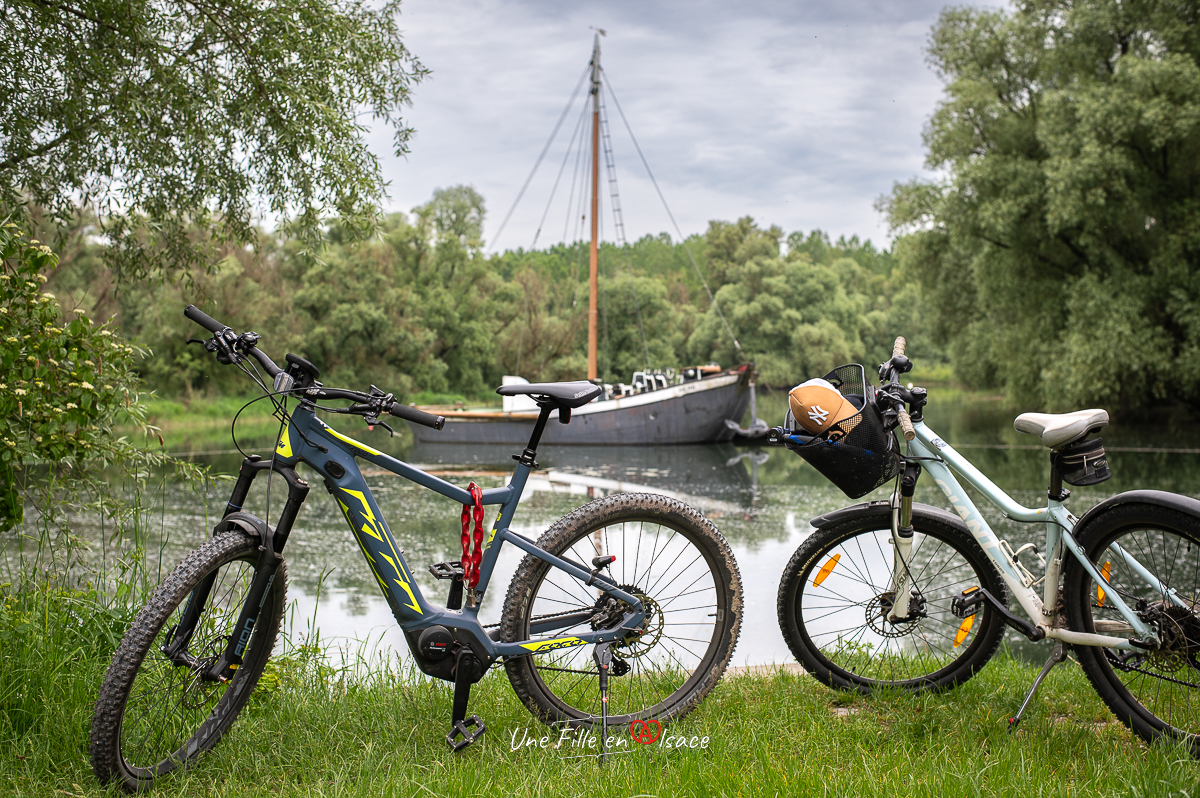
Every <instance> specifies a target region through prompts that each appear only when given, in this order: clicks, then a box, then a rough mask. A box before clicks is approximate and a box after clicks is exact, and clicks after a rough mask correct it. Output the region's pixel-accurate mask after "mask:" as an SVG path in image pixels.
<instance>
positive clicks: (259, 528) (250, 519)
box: [213, 511, 274, 540]
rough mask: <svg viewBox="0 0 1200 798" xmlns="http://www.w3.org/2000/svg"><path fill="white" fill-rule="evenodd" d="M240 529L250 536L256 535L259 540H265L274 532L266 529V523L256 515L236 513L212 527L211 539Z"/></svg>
mask: <svg viewBox="0 0 1200 798" xmlns="http://www.w3.org/2000/svg"><path fill="white" fill-rule="evenodd" d="M235 528H236V529H241V530H243V531H245V532H248V533H249V534H251V535H257V536H258V539H259V540H267V538H268V537H269V536H270V535H271V533H272V532H273V531H274V530H269V529H268V528H267V523H266V522H265V521H263V520H262V519H261V518H259V517H258V516H256V515H251V514H250V513H243V512H240V511H239V512H236V513H230V514H229V515H227V516H225V517H224V518H222V519H221V520H220V521H219V522H218V523H217V525H216V526H214V527H213V537H216V536H217V535H219V534H221V533H222V532H227V531H229V530H230V529H235Z"/></svg>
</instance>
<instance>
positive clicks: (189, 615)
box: [163, 455, 308, 681]
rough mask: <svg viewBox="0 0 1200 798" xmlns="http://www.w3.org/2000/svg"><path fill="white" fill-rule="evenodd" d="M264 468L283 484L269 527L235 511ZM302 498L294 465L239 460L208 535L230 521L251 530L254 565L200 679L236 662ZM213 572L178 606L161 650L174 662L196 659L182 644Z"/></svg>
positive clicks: (214, 677)
mask: <svg viewBox="0 0 1200 798" xmlns="http://www.w3.org/2000/svg"><path fill="white" fill-rule="evenodd" d="M265 470H274V471H278V472H279V473H280V475H281V476H283V478H284V480H285V481H286V482H287V486H288V496H287V501H286V502H285V503H284V506H283V510H282V512H280V514H279V524H278V525H277V526H276V527H275V528H274V529H272V528H271V527H270V526H269V525H268V524H267V523H266V522H265V521H260V520H258V519H255V518H253V517H252V516H248V515H245V514H243V513H241V512H239V511H240V509H241V507H242V505H243V504H244V503H245V500H246V496H247V495H248V494H249V492H250V486H251V484H252V483H253V482H254V479H255V478H256V477H257V476H258V474H260V473H261V472H262V471H265ZM307 496H308V483H307V482H305V481H304V480H303V479H300V478H299V477H298V476H297V475H296V472H295V470H294V469H292V468H291V467H290V466H286V465H282V464H280V463H278V462H276V461H274V460H262V458H260V457H259V456H258V455H252V456H250V457H248V458H246V459H245V460H243V461H242V467H241V469H240V471H239V473H238V481H237V483H236V484H235V485H234V489H233V494H232V496H231V497H230V499H229V503H228V505H226V515H225V517H224V518H223V519H222V520H221V523H219V524H217V526H216V527H215V528H214V529H213V534H214V536H215V535H216V534H219V533H220V532H221V531H224V530H225V529H227V528H229V526H231V525H237V526H241V527H242V528H243V529H247V531H251V529H252V530H253V531H254V532H257V533H258V535H259V538H260V539H261V543H260V544H259V547H258V552H259V554H258V560H257V561H256V562H255V564H254V577H253V579H252V580H251V582H250V589H249V591H248V592H247V593H246V598H245V600H244V601H243V602H242V608H241V611H240V613H239V614H238V619H237V623H236V624H235V625H234V627H233V628H234V633H233V634H232V635H230V636H229V640H228V641H227V642H226V645H225V650H224V652H222V654H221V656H220V657H218V658H217V660H216V662H214V663H213V664H212V665H211V666H210V667H208V668H206V669H205V670H204V672H203V673H201V677H202V678H203V679H205V680H206V681H225V680H227V679H229V678H230V677H231V676H233V673H234V672H235V671H236V670H237V669H238V668H239V667H240V666H241V664H242V661H243V656H244V654H245V651H246V646H247V645H248V644H249V642H250V637H251V634H252V633H253V631H254V624H255V622H256V620H257V619H258V615H259V613H260V612H261V610H262V607H263V604H265V603H266V599H267V595H268V594H269V592H270V589H271V584H272V583H273V582H274V581H275V573H276V571H278V570H279V565H280V563H282V562H283V547H284V545H285V544H286V543H287V539H288V535H290V534H291V531H292V526H293V524H295V521H296V516H297V514H298V513H299V512H300V506H301V505H302V504H303V503H304V499H305V498H306V497H307ZM216 577H217V574H216V573H213V574H210V575H209V576H207V577H205V579H204V580H203V581H202V582H201V583H200V584H198V585H196V587H195V588H194V589H193V590H192V594H191V595H190V596H189V597H188V603H187V606H186V607H185V608H184V612H183V617H182V618H181V620H180V623H179V626H178V627H176V629H175V631H174V632H173V633H172V639H171V641H170V643H168V644H167V645H166V646H165V647H164V648H163V653H164V654H165V655H166V656H167V658H168V659H170V660H171V661H172V662H174V663H175V664H176V665H192V666H195V665H197V664H198V663H197V661H196V659H195V658H194V657H193V656H192V655H190V654H188V653H187V646H188V643H189V642H190V641H191V638H192V636H193V635H194V634H195V631H196V625H197V624H198V623H199V620H200V616H201V614H202V613H203V612H204V608H205V606H206V604H207V603H208V598H209V594H210V593H211V592H212V587H213V584H214V582H215V580H216Z"/></svg>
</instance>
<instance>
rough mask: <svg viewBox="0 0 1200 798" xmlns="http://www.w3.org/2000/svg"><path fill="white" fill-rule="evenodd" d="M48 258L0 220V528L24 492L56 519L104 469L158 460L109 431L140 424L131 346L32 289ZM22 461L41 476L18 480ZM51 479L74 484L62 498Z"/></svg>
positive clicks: (16, 518)
mask: <svg viewBox="0 0 1200 798" xmlns="http://www.w3.org/2000/svg"><path fill="white" fill-rule="evenodd" d="M57 262H58V258H57V256H55V254H54V253H53V252H52V251H51V250H50V248H49V247H47V246H46V245H45V244H42V243H40V242H39V241H37V240H31V239H29V238H28V237H26V236H25V235H24V234H22V233H21V232H20V230H19V229H18V228H17V226H16V224H14V223H12V222H7V223H5V224H4V225H3V226H0V375H3V376H0V531H7V530H9V529H11V528H12V527H13V526H15V525H16V524H18V523H20V521H21V520H22V518H23V516H24V508H25V503H26V498H27V496H26V492H30V493H33V494H34V496H35V498H36V499H37V501H36V503H37V505H38V506H39V507H40V508H41V510H42V514H43V516H44V517H55V516H58V515H60V513H61V514H65V512H64V510H65V507H64V506H63V505H64V504H69V503H70V500H72V499H77V498H78V497H79V495H80V494H82V493H88V492H91V493H94V494H102V495H108V494H110V493H112V491H109V489H108V487H109V486H108V478H106V476H105V474H104V473H103V469H104V468H105V467H106V466H111V465H114V464H116V465H122V466H126V467H131V468H132V467H137V466H143V467H144V466H145V465H147V464H150V463H162V462H164V458H163V457H162V456H161V455H160V454H157V455H156V454H154V453H151V452H147V451H142V450H140V449H138V448H137V447H135V446H134V445H132V444H131V443H129V442H128V441H127V440H126V439H125V438H124V437H118V436H117V434H116V428H117V427H118V425H121V424H126V425H127V424H130V423H135V424H141V425H143V426H144V425H145V407H144V406H143V405H142V403H141V401H140V399H139V395H138V388H139V380H138V378H137V374H136V373H135V372H134V370H133V368H132V367H131V364H132V357H131V356H132V355H133V353H134V350H133V348H132V347H131V346H129V345H128V344H126V343H125V342H124V341H122V340H121V338H120V336H119V335H114V334H113V330H112V329H111V327H110V326H109V325H97V324H94V323H92V321H91V320H90V319H89V318H88V317H87V315H85V314H82V313H78V314H70V315H73V316H74V318H72V319H70V320H64V319H63V314H62V312H61V310H60V308H59V304H58V301H57V299H55V297H54V295H53V294H48V293H43V292H42V290H41V288H42V285H43V284H44V283H45V282H46V276H45V274H43V272H45V271H47V270H51V269H53V268H54V267H55V265H56V264H57ZM30 463H41V464H43V466H44V467H43V469H42V471H43V473H44V474H45V476H43V477H39V478H35V479H28V480H27V479H24V477H25V476H26V475H25V474H23V473H22V472H23V471H24V470H25V469H26V468H27V467H28V465H29V464H30ZM46 472H48V473H46ZM60 477H67V478H68V480H69V482H70V483H71V484H72V486H73V488H74V489H73V490H71V491H68V492H67V494H66V495H63V494H62V493H61V492H58V491H56V488H55V485H56V484H57V479H58V478H60ZM109 477H111V475H109ZM64 499H66V500H67V501H66V502H64Z"/></svg>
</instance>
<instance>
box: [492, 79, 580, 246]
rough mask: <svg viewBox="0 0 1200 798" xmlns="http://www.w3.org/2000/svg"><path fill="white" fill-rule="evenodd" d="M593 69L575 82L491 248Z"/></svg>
mask: <svg viewBox="0 0 1200 798" xmlns="http://www.w3.org/2000/svg"><path fill="white" fill-rule="evenodd" d="M591 71H592V63H591V61H589V62H588V65H587V66H586V67H584V69H583V73H582V74H581V75H580V76H579V82H578V83H576V84H575V90H574V91H573V92H571V99H569V100H567V105H566V107H565V108H563V110H562V113H561V114H560V115H559V117H558V121H557V122H556V123H555V124H554V130H552V131H550V138H548V139H546V146H544V147H542V152H541V154H539V155H538V157H537V160H536V161H534V163H533V168H532V169H530V170H529V177H527V178H525V185H523V186H521V190H520V191H518V192H517V198H516V199H514V200H513V204H512V207H510V208H509V209H508V213H507V214H505V215H504V221H503V222H501V223H500V227H499V229H497V230H496V235H495V236H494V237H493V238H492V244H491V248H492V250H493V251H495V247H496V242H497V241H499V240H500V234H501V233H503V232H504V226H505V225H506V224H508V220H509V219H510V218H512V215H513V211H515V210H516V209H517V203H519V202H520V201H521V197H523V196H524V195H525V189H527V188H529V183H530V181H532V180H533V176H534V175H535V174H537V170H538V167H539V166H541V164H542V159H543V158H545V157H546V152H547V151H548V150H549V149H550V145H551V144H553V143H554V137H555V136H557V135H558V129H559V128H560V127H562V123H563V120H564V119H566V118H567V112H568V111H570V110H571V106H572V105H574V104H575V95H577V94H579V88H580V87H581V86H582V85H583V81H584V79H585V78H586V77H587V76H588V73H589V72H591Z"/></svg>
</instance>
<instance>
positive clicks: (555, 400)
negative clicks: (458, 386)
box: [496, 380, 604, 409]
mask: <svg viewBox="0 0 1200 798" xmlns="http://www.w3.org/2000/svg"><path fill="white" fill-rule="evenodd" d="M603 390H604V389H603V388H601V387H600V386H599V385H593V384H592V383H590V382H588V381H587V380H576V381H575V382H535V383H533V384H525V385H501V386H500V387H499V388H497V389H496V393H498V394H500V395H501V396H518V395H521V394H527V395H529V396H532V397H534V399H536V400H537V401H538V404H543V403H545V404H549V405H553V406H554V407H559V408H562V407H566V408H570V409H574V408H576V407H582V406H583V405H586V404H587V403H588V402H590V401H592V400H593V399H595V398H596V397H597V396H598V395H599V394H600V393H601V392H602V391H603Z"/></svg>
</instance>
